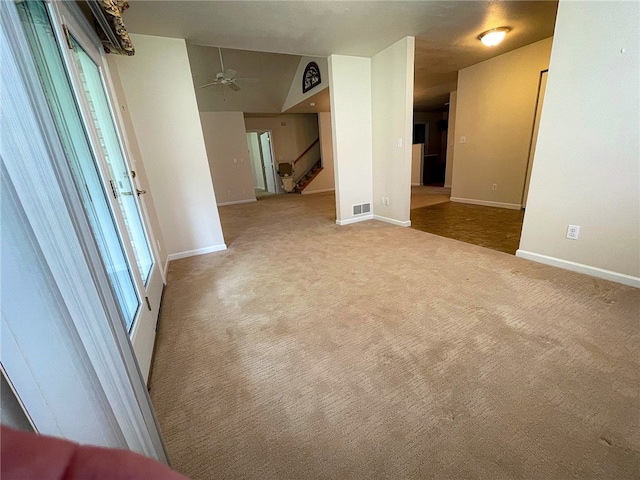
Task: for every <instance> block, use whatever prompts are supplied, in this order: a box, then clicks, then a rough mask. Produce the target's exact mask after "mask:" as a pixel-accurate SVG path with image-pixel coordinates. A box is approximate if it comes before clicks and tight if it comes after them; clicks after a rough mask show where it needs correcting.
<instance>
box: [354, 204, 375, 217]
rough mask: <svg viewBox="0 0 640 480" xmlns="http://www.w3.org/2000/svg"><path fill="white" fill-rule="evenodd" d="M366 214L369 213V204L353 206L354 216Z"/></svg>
mask: <svg viewBox="0 0 640 480" xmlns="http://www.w3.org/2000/svg"><path fill="white" fill-rule="evenodd" d="M367 213H371V204H370V203H363V204H360V205H353V214H354V215H365V214H367Z"/></svg>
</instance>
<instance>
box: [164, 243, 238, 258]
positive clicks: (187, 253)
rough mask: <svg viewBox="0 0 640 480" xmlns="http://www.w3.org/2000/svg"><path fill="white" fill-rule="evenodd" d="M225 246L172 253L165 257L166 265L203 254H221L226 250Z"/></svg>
mask: <svg viewBox="0 0 640 480" xmlns="http://www.w3.org/2000/svg"><path fill="white" fill-rule="evenodd" d="M226 249H227V246H226V245H225V244H224V243H221V244H220V245H211V246H210V247H204V248H197V249H195V250H186V251H184V252H178V253H172V254H170V255H168V256H167V263H168V262H172V261H173V260H179V259H180V258H187V257H195V256H196V255H204V254H205V253H213V252H221V251H223V250H226Z"/></svg>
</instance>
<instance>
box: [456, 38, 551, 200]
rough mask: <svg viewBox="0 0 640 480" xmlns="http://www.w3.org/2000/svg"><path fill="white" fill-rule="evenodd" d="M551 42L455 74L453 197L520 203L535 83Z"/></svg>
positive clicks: (523, 49)
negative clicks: (456, 75) (456, 76)
mask: <svg viewBox="0 0 640 480" xmlns="http://www.w3.org/2000/svg"><path fill="white" fill-rule="evenodd" d="M551 43H552V38H547V39H545V40H541V41H539V42H536V43H532V44H531V45H527V46H525V47H522V48H518V49H516V50H512V51H511V52H508V53H505V54H503V55H500V56H498V57H494V58H492V59H490V60H487V61H484V62H481V63H478V64H476V65H473V66H471V67H468V68H465V69H463V70H460V72H459V73H458V90H457V91H458V96H457V108H456V122H455V135H456V137H457V143H456V146H455V149H454V152H453V177H452V191H451V200H453V201H465V202H469V203H479V204H484V205H491V206H498V207H506V208H514V209H519V208H520V207H521V205H522V194H523V190H524V181H525V176H526V173H527V161H528V158H529V145H530V143H531V133H532V130H533V119H534V115H535V108H536V99H537V96H538V82H539V79H540V72H541V71H542V70H545V69H547V68H548V67H549V56H550V52H551ZM461 137H465V138H466V143H461V142H460V138H461ZM494 184H495V185H496V190H493V189H492V187H493V185H494Z"/></svg>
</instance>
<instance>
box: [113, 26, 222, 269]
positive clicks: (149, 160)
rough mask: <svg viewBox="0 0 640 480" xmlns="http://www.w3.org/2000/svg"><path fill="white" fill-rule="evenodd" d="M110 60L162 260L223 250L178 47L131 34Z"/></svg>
mask: <svg viewBox="0 0 640 480" xmlns="http://www.w3.org/2000/svg"><path fill="white" fill-rule="evenodd" d="M131 38H132V41H133V44H134V45H135V46H136V54H135V56H132V57H124V56H122V57H121V56H118V57H114V61H113V63H114V64H115V65H116V67H117V69H118V72H119V77H120V80H121V82H122V87H123V91H124V96H125V101H126V103H127V105H128V108H129V114H130V116H131V122H132V124H133V128H134V130H135V135H136V138H137V140H138V145H139V147H140V154H141V156H142V162H143V164H144V167H145V171H146V173H147V176H148V179H149V186H150V187H151V190H152V191H153V199H154V201H155V205H156V208H157V213H158V220H159V223H160V228H161V230H162V236H163V238H164V241H165V243H166V249H167V253H168V258H169V259H170V260H171V259H174V258H180V257H183V256H189V255H195V254H199V253H207V252H211V251H216V250H223V249H225V248H226V246H225V244H224V238H223V236H222V228H221V226H220V218H219V216H218V209H217V206H216V198H215V193H214V191H213V184H212V181H211V174H210V173H209V164H208V160H207V152H206V150H205V144H204V138H203V135H202V127H201V125H200V116H199V113H198V106H197V104H196V97H195V92H194V89H193V88H194V87H193V82H192V79H191V69H190V67H189V60H188V57H187V48H186V44H185V41H184V40H182V39H175V38H164V37H154V36H148V35H136V34H132V35H131Z"/></svg>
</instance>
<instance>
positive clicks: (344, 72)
mask: <svg viewBox="0 0 640 480" xmlns="http://www.w3.org/2000/svg"><path fill="white" fill-rule="evenodd" d="M329 88H330V89H331V124H332V129H333V132H332V133H333V160H334V168H335V184H336V223H337V224H338V225H346V224H349V223H353V222H358V221H361V220H366V219H369V218H372V215H360V216H354V215H353V209H352V205H355V204H363V203H372V204H373V171H372V158H373V152H372V145H373V139H372V130H371V125H372V111H371V93H372V92H371V59H369V58H363V57H351V56H345V55H331V56H330V57H329ZM372 207H373V205H372Z"/></svg>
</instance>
